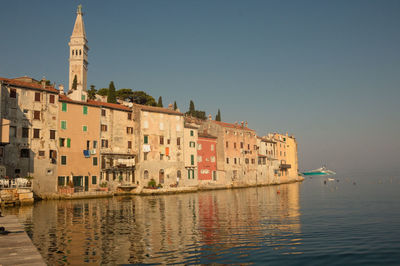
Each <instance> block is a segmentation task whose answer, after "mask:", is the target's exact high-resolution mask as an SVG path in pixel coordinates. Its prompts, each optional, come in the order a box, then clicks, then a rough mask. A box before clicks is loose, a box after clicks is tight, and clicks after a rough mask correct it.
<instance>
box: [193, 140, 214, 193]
mask: <svg viewBox="0 0 400 266" xmlns="http://www.w3.org/2000/svg"><path fill="white" fill-rule="evenodd" d="M197 158H198V163H197V168H198V179H199V185H208V184H215V183H216V182H217V180H218V173H217V137H214V136H212V135H209V134H207V133H206V132H202V133H199V134H198V141H197Z"/></svg>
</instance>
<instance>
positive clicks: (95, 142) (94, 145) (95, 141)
mask: <svg viewBox="0 0 400 266" xmlns="http://www.w3.org/2000/svg"><path fill="white" fill-rule="evenodd" d="M96 148H97V140H93V149H96Z"/></svg>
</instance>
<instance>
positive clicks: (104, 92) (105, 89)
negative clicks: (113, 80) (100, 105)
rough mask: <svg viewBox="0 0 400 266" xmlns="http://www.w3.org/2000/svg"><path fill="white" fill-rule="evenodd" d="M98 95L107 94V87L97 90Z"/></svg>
mask: <svg viewBox="0 0 400 266" xmlns="http://www.w3.org/2000/svg"><path fill="white" fill-rule="evenodd" d="M97 94H98V95H101V96H107V95H108V88H101V89H100V90H98V91H97Z"/></svg>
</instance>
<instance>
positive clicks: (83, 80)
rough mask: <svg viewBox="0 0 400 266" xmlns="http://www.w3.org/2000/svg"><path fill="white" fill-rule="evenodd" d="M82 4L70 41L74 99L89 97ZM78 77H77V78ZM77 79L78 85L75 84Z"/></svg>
mask: <svg viewBox="0 0 400 266" xmlns="http://www.w3.org/2000/svg"><path fill="white" fill-rule="evenodd" d="M82 16H83V14H82V5H79V6H78V9H77V11H76V20H75V25H74V30H73V31H72V35H71V39H70V42H69V44H68V45H69V87H68V88H69V91H68V94H69V96H70V97H71V98H72V99H73V100H77V101H86V99H87V92H86V89H87V70H88V60H87V59H88V51H89V47H88V46H87V39H86V32H85V25H84V24H83V17H82ZM75 77H76V78H75ZM74 79H76V85H74Z"/></svg>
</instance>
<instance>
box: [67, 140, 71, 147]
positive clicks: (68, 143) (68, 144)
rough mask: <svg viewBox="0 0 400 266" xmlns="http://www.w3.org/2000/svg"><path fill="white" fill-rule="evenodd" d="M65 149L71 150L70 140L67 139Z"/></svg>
mask: <svg viewBox="0 0 400 266" xmlns="http://www.w3.org/2000/svg"><path fill="white" fill-rule="evenodd" d="M67 148H71V139H69V138H68V139H67Z"/></svg>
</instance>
